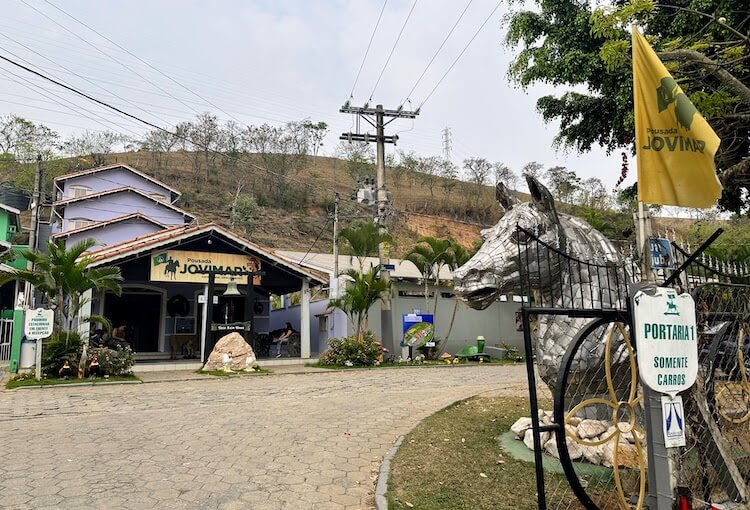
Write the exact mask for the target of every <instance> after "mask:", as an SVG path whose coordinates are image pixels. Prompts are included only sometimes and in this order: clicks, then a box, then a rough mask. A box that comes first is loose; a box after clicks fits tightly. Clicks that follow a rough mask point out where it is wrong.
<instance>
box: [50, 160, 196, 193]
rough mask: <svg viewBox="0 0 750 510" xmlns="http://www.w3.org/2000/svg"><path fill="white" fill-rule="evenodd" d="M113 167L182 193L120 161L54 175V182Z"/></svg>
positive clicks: (112, 168)
mask: <svg viewBox="0 0 750 510" xmlns="http://www.w3.org/2000/svg"><path fill="white" fill-rule="evenodd" d="M115 168H124V169H126V170H128V171H130V172H133V173H134V174H136V175H138V176H140V177H143V178H144V179H146V180H149V181H151V182H153V183H154V184H156V185H157V186H161V187H162V188H164V189H166V190H169V191H170V192H171V193H174V194H175V195H177V196H178V197H179V196H180V195H182V193H180V192H179V191H177V190H176V189H174V188H173V187H171V186H167V185H166V184H164V183H163V182H161V181H159V180H157V179H154V178H153V177H151V176H150V175H148V174H145V173H143V172H141V171H140V170H136V169H135V168H133V167H132V166H129V165H125V164H122V163H116V164H114V165H106V166H99V167H96V168H89V169H88V170H80V171H78V172H72V173H69V174H65V175H61V176H60V177H55V182H62V181H67V180H68V179H72V178H74V177H80V176H82V175H90V174H96V173H99V172H104V171H106V170H114V169H115Z"/></svg>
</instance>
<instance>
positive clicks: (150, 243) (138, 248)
mask: <svg viewBox="0 0 750 510" xmlns="http://www.w3.org/2000/svg"><path fill="white" fill-rule="evenodd" d="M208 232H215V233H217V234H219V235H222V236H224V237H226V238H228V239H230V240H232V241H234V242H235V243H238V244H240V245H243V246H245V247H246V248H248V249H249V250H251V251H253V252H254V253H256V254H258V255H262V256H263V257H266V258H268V259H270V260H272V261H273V262H275V263H277V264H279V265H281V266H284V267H286V268H288V269H290V270H292V271H294V272H296V273H299V274H301V275H303V276H307V277H308V278H311V279H313V280H315V281H317V282H318V283H328V275H327V274H326V273H325V272H321V271H317V270H315V269H310V268H307V267H304V266H301V265H299V264H296V263H294V262H291V261H289V260H286V259H284V258H282V257H279V256H277V255H276V254H275V253H273V252H272V251H270V250H268V249H266V248H263V247H261V246H259V245H257V244H255V243H253V242H251V241H248V240H247V239H244V238H242V237H239V236H238V235H236V234H234V233H232V232H231V231H229V230H226V229H224V228H222V227H220V226H218V225H216V224H214V223H207V224H205V225H196V226H188V225H178V226H176V227H171V228H166V229H164V230H159V231H158V232H154V233H152V234H146V235H144V236H140V237H136V238H134V239H130V240H127V241H122V242H120V243H116V244H111V245H109V246H105V247H103V248H101V249H98V250H93V251H90V252H88V253H87V255H86V256H88V257H89V258H90V259H91V260H92V264H93V265H96V266H99V265H103V264H107V263H112V262H115V261H117V260H119V259H122V258H125V257H128V256H132V255H138V254H140V253H143V252H150V251H151V250H155V249H157V248H159V247H161V246H164V245H168V244H170V243H173V242H175V241H180V240H184V239H188V238H191V237H194V236H197V235H200V234H204V233H208Z"/></svg>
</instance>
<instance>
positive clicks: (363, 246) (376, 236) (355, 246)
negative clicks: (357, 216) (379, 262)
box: [338, 222, 393, 271]
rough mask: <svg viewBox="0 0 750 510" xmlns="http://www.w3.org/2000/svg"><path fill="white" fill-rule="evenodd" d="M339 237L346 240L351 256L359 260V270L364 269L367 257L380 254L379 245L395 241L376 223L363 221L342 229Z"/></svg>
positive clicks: (347, 249)
mask: <svg viewBox="0 0 750 510" xmlns="http://www.w3.org/2000/svg"><path fill="white" fill-rule="evenodd" d="M338 237H339V239H343V240H344V241H346V246H345V248H346V251H348V255H349V257H350V258H351V257H354V258H356V259H357V261H358V262H359V270H360V271H362V270H364V267H363V266H364V261H365V257H370V256H375V255H377V254H378V246H380V244H381V243H391V244H392V243H393V237H392V236H391V235H390V234H388V233H387V232H385V231H383V230H381V229H380V227H378V225H376V224H375V223H370V222H361V223H357V224H356V225H354V226H352V227H347V228H344V229H342V230H341V232H339V235H338Z"/></svg>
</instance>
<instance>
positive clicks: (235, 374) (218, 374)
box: [194, 369, 271, 377]
mask: <svg viewBox="0 0 750 510" xmlns="http://www.w3.org/2000/svg"><path fill="white" fill-rule="evenodd" d="M194 373H195V374H206V375H215V376H216V377H244V376H248V375H266V374H270V373H271V371H270V370H263V369H260V370H253V371H252V372H225V371H224V370H200V369H198V370H196V371H195V372H194Z"/></svg>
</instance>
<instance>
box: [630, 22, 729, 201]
mask: <svg viewBox="0 0 750 510" xmlns="http://www.w3.org/2000/svg"><path fill="white" fill-rule="evenodd" d="M633 99H634V102H635V143H636V160H637V163H638V199H639V200H642V201H643V202H645V203H647V204H661V205H678V206H682V207H711V206H713V205H716V202H717V200H718V199H719V197H721V190H722V187H721V183H720V182H719V179H718V177H717V176H716V166H715V165H714V154H716V150H717V149H718V148H719V143H720V141H721V140H719V137H718V136H716V133H714V131H713V129H711V126H709V125H708V122H706V119H704V118H703V117H702V116H701V114H700V113H698V110H697V109H696V108H695V106H693V103H692V102H690V99H688V97H687V96H686V95H685V93H684V92H683V91H682V89H681V88H680V86H679V85H677V82H676V81H675V79H674V78H672V76H671V75H670V74H669V71H667V68H666V67H664V64H662V62H661V60H659V57H658V56H657V55H656V53H655V52H654V50H653V49H652V48H651V46H649V44H648V42H647V41H646V39H644V37H643V36H642V35H641V33H640V32H639V31H638V29H637V28H635V27H633Z"/></svg>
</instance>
